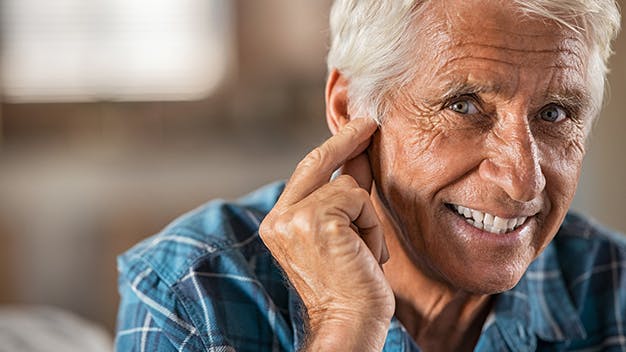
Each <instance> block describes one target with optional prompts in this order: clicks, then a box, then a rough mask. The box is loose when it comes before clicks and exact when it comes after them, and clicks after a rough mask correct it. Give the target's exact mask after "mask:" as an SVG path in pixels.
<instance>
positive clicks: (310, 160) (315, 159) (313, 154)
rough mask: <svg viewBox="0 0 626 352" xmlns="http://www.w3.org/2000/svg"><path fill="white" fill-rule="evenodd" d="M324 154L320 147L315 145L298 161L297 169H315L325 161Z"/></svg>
mask: <svg viewBox="0 0 626 352" xmlns="http://www.w3.org/2000/svg"><path fill="white" fill-rule="evenodd" d="M325 155H326V154H325V153H324V151H323V149H322V147H316V148H315V149H313V150H311V151H310V152H309V154H307V156H306V157H305V158H304V159H302V160H301V161H300V163H298V167H297V168H298V169H300V168H305V169H315V168H319V167H321V166H322V165H324V164H325V162H326V156H325Z"/></svg>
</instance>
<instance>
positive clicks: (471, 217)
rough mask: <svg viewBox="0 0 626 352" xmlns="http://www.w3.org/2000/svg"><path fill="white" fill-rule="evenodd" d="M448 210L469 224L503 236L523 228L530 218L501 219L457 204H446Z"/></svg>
mask: <svg viewBox="0 0 626 352" xmlns="http://www.w3.org/2000/svg"><path fill="white" fill-rule="evenodd" d="M446 206H448V208H449V209H450V210H452V211H454V212H456V213H457V214H458V215H459V216H460V217H461V218H463V219H464V220H465V222H467V223H468V224H470V225H472V226H474V227H475V228H477V229H479V230H483V231H487V232H490V233H495V234H503V233H508V232H512V231H515V230H516V229H517V228H518V227H520V226H522V225H523V224H524V222H526V219H527V218H528V217H526V216H520V217H517V218H501V217H499V216H495V215H493V214H489V213H485V212H482V211H478V210H475V209H471V208H466V207H464V206H461V205H456V204H446Z"/></svg>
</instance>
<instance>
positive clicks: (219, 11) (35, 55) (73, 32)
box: [0, 0, 234, 102]
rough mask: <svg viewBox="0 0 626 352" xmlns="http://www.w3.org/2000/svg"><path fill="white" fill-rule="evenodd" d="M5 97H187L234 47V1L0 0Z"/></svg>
mask: <svg viewBox="0 0 626 352" xmlns="http://www.w3.org/2000/svg"><path fill="white" fill-rule="evenodd" d="M0 4H1V5H0V6H1V8H0V11H1V15H0V16H1V18H0V20H1V22H0V24H1V28H0V33H1V34H0V35H1V37H0V40H1V50H0V70H1V72H0V79H1V81H0V82H1V89H2V96H3V99H4V100H5V101H9V102H54V101H94V100H136V101H137V100H142V101H145V100H190V99H201V98H203V97H206V96H208V95H210V94H211V92H212V91H214V89H215V88H216V87H218V86H219V85H220V83H221V82H222V81H223V79H224V77H225V74H226V72H227V71H228V69H229V67H230V64H231V63H232V60H233V59H234V55H232V51H233V47H234V46H233V44H232V40H233V38H234V36H233V33H232V16H231V15H232V1H231V0H88V1H86V0H54V1H50V0H3V1H1V2H0Z"/></svg>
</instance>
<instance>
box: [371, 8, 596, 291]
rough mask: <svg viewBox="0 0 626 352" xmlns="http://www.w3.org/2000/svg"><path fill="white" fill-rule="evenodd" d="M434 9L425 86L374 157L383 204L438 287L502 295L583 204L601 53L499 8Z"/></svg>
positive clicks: (420, 67) (400, 99) (422, 58)
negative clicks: (594, 62)
mask: <svg viewBox="0 0 626 352" xmlns="http://www.w3.org/2000/svg"><path fill="white" fill-rule="evenodd" d="M425 6H428V7H430V8H428V9H425V11H424V13H423V14H422V15H421V17H420V24H419V25H418V28H417V31H416V32H417V34H416V36H417V40H418V43H420V44H419V49H418V50H417V52H416V54H415V57H414V58H413V61H414V62H415V65H416V66H417V71H416V72H418V73H417V75H416V79H415V81H414V82H413V84H412V85H411V86H410V87H408V88H406V89H403V90H402V91H400V92H397V94H396V95H395V96H394V97H393V98H392V102H393V105H394V108H393V109H392V111H391V112H390V113H389V114H388V115H387V116H384V117H383V123H382V125H381V128H380V132H379V133H378V134H377V135H376V137H375V138H374V142H373V145H372V149H371V151H370V155H371V161H372V166H373V169H374V176H375V180H376V182H377V187H378V191H379V195H380V196H381V198H382V199H383V203H384V204H385V208H386V211H387V212H388V214H389V215H390V218H391V219H392V221H393V222H394V223H395V225H396V226H397V230H398V231H396V232H397V237H398V238H399V242H400V243H402V245H403V247H404V249H405V251H406V252H408V256H409V258H410V259H411V260H412V261H413V263H414V264H415V265H417V266H418V267H419V268H420V269H422V270H423V271H424V272H426V273H427V274H428V275H429V276H431V277H433V278H435V279H436V280H439V281H441V282H443V283H445V284H447V285H450V286H451V287H454V288H460V289H464V290H468V291H471V292H476V293H493V292H498V291H503V290H506V289H509V288H511V287H512V286H514V285H515V284H516V283H517V282H518V280H519V279H520V277H521V276H522V274H523V273H524V272H525V271H526V269H527V267H528V265H529V264H530V262H531V261H532V260H533V259H535V258H536V257H537V255H539V253H541V251H542V250H543V249H544V248H545V246H546V245H547V244H548V243H549V242H550V241H551V240H552V238H553V237H554V235H555V233H556V232H557V230H558V227H559V225H560V224H561V222H562V220H563V217H564V216H565V214H566V212H567V209H568V207H569V205H570V203H571V200H572V198H573V196H574V192H575V189H576V184H577V182H578V177H579V174H580V168H581V163H582V160H583V156H584V142H585V138H586V134H587V131H588V128H589V126H590V123H591V119H592V116H593V115H594V113H595V112H594V109H593V108H592V106H593V101H592V97H591V96H590V93H591V91H590V90H591V88H590V87H591V84H592V83H594V82H593V81H592V79H591V78H590V75H589V73H588V66H589V53H588V50H587V46H586V45H585V43H584V42H583V40H582V39H581V38H580V37H579V36H578V35H577V34H575V33H573V32H571V31H569V30H567V29H564V28H561V27H559V26H557V25H556V24H550V23H549V22H547V21H544V20H541V19H529V18H526V19H522V17H521V16H519V15H518V14H517V13H516V12H515V11H514V10H513V8H512V7H511V8H505V7H503V6H504V5H502V3H501V2H498V1H474V0H472V1H467V0H458V1H445V2H430V3H428V4H427V5H425ZM425 28H430V29H428V30H424V29H425ZM432 28H435V29H434V30H433V29H432ZM595 83H596V84H597V82H595ZM596 100H597V98H596ZM464 208H466V209H465V210H464ZM462 213H464V214H462ZM489 224H491V225H489Z"/></svg>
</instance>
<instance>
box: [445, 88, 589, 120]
mask: <svg viewBox="0 0 626 352" xmlns="http://www.w3.org/2000/svg"><path fill="white" fill-rule="evenodd" d="M463 101H468V102H470V103H472V104H474V106H475V107H476V109H477V110H478V113H481V112H482V111H481V109H480V107H481V102H480V99H479V98H478V96H476V94H474V93H468V94H459V95H457V96H455V97H454V98H451V99H449V100H447V103H445V104H443V106H442V109H450V110H452V106H453V105H454V104H456V103H459V102H463ZM550 106H555V107H558V108H560V109H562V110H563V112H564V113H565V119H571V120H573V121H575V122H578V119H577V118H576V114H575V109H572V108H571V107H566V106H563V105H561V104H559V103H556V102H550V103H548V104H546V105H544V106H543V107H542V108H541V109H539V112H538V113H537V116H540V114H541V112H542V111H543V110H545V109H546V108H548V107H550ZM453 111H454V110H453ZM565 119H564V120H565Z"/></svg>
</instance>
